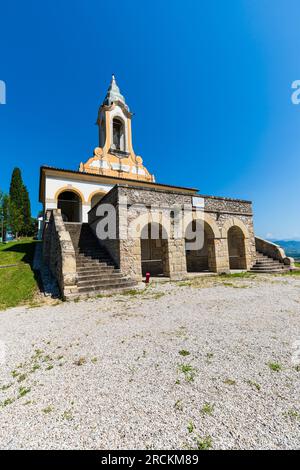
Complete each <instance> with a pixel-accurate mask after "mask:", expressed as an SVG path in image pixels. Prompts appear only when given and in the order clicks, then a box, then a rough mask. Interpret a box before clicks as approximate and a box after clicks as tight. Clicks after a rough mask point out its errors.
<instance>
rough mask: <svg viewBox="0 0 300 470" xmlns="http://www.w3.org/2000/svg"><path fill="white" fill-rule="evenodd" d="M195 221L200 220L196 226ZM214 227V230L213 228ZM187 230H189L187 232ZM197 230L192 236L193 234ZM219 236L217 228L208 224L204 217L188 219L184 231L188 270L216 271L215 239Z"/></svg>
mask: <svg viewBox="0 0 300 470" xmlns="http://www.w3.org/2000/svg"><path fill="white" fill-rule="evenodd" d="M197 222H200V224H199V226H198V227H197ZM214 229H215V230H214ZM189 231H191V232H190V233H189ZM197 232H198V237H197V238H196V235H195V237H194V238H191V237H193V234H194V233H195V234H196V233H197ZM218 236H220V232H219V230H218V231H216V227H215V226H214V225H213V224H212V225H210V224H209V223H208V222H207V220H205V219H204V218H195V219H194V220H192V221H190V223H189V224H188V226H187V227H186V232H185V255H186V267H187V271H188V272H202V271H203V272H205V271H210V272H216V271H217V257H216V256H217V254H216V239H217V237H218Z"/></svg>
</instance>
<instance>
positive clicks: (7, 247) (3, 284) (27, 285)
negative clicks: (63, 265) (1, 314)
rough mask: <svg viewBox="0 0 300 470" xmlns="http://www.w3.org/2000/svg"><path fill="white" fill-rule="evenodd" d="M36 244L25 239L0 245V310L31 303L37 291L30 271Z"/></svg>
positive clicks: (29, 239)
mask: <svg viewBox="0 0 300 470" xmlns="http://www.w3.org/2000/svg"><path fill="white" fill-rule="evenodd" d="M36 243H38V242H35V241H33V240H32V239H31V238H25V239H23V240H20V241H18V242H9V243H6V244H2V243H0V266H3V265H7V264H17V266H14V267H10V268H1V267H0V310H4V309H6V308H8V307H15V306H17V305H20V304H24V303H26V302H28V301H31V300H32V299H33V297H34V294H35V293H36V291H37V282H36V279H35V276H34V272H33V271H32V269H31V266H32V261H33V255H34V249H35V245H36Z"/></svg>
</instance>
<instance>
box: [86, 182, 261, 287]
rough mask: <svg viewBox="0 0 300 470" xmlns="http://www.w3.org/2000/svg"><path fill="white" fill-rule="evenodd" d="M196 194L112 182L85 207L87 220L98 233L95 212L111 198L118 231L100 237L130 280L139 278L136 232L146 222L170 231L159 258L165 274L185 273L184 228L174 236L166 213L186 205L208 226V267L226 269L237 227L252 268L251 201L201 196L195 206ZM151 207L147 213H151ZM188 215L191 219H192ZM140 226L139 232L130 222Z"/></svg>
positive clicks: (213, 269)
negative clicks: (232, 230)
mask: <svg viewBox="0 0 300 470" xmlns="http://www.w3.org/2000/svg"><path fill="white" fill-rule="evenodd" d="M194 196H195V195H194V194H190V195H189V194H187V193H180V192H178V193H175V192H171V191H166V190H160V189H152V188H140V187H132V186H128V185H125V184H124V185H116V186H115V187H114V188H113V189H112V190H111V191H110V192H109V193H107V195H106V196H104V198H103V199H102V200H101V201H100V202H99V204H98V206H96V207H94V208H93V209H92V210H91V211H90V212H89V223H90V225H91V227H92V228H93V230H94V232H95V233H96V226H97V223H98V222H99V220H100V219H101V217H99V216H97V207H99V206H102V205H103V204H106V203H109V204H111V205H112V206H113V207H114V208H115V214H116V224H117V230H116V236H115V238H114V239H107V240H100V243H101V244H103V245H104V246H105V248H106V249H107V250H108V252H109V253H110V255H111V256H112V257H113V259H114V260H115V262H116V263H117V265H118V266H119V268H120V269H121V271H122V273H123V274H126V275H128V276H130V277H131V278H132V279H134V280H137V281H139V280H141V279H142V268H141V260H142V258H141V241H140V235H141V231H142V229H143V227H144V226H146V225H147V223H149V222H151V223H152V222H153V223H158V224H161V226H162V227H163V230H165V231H166V233H167V235H168V239H167V243H165V244H163V252H162V263H163V272H164V275H166V276H168V277H170V278H172V279H179V278H183V277H184V276H185V275H186V273H187V257H186V251H185V234H184V233H185V232H184V231H183V232H182V235H181V236H180V237H179V238H176V237H174V227H175V223H174V217H173V218H172V217H171V218H170V219H169V222H170V223H169V224H168V226H166V224H165V222H166V216H167V215H168V214H170V213H172V211H174V210H175V212H176V210H178V208H180V210H182V208H183V207H184V208H185V209H187V208H188V210H189V211H190V216H191V217H192V218H193V219H197V218H200V219H202V220H204V221H205V224H207V225H208V226H209V231H210V233H211V234H212V235H210V240H209V244H208V251H209V253H210V261H209V269H210V270H211V271H215V272H228V271H229V269H230V266H229V249H228V231H229V230H230V228H231V227H237V228H236V230H237V232H238V231H240V233H241V236H242V240H243V241H244V258H245V262H244V267H245V269H250V268H251V266H252V265H253V264H254V263H255V253H256V249H255V238H254V229H253V216H252V205H251V202H249V201H243V200H237V199H229V198H218V197H213V196H201V195H200V196H199V197H203V199H204V210H202V211H199V210H196V208H195V207H193V197H194ZM150 210H151V213H150ZM190 220H191V219H190ZM136 226H140V227H139V230H140V232H138V231H134V230H132V227H136Z"/></svg>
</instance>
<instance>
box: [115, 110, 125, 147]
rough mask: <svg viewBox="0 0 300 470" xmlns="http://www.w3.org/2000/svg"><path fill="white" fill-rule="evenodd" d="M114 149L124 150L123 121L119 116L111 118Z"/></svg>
mask: <svg viewBox="0 0 300 470" xmlns="http://www.w3.org/2000/svg"><path fill="white" fill-rule="evenodd" d="M112 147H113V148H114V149H116V150H121V151H123V152H125V129H124V123H123V121H122V120H121V119H119V118H114V119H113V145H112Z"/></svg>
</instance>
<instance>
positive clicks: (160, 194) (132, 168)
mask: <svg viewBox="0 0 300 470" xmlns="http://www.w3.org/2000/svg"><path fill="white" fill-rule="evenodd" d="M131 119H132V113H131V112H130V110H129V107H128V105H127V104H126V101H125V99H124V97H123V96H122V95H121V93H120V90H119V88H118V86H117V84H116V80H115V78H114V76H113V77H112V80H111V84H110V86H109V89H108V92H107V95H106V97H105V99H104V101H103V103H102V105H101V106H100V108H99V112H98V119H97V125H98V129H99V146H98V147H96V148H95V150H94V155H93V156H92V157H91V158H89V159H88V160H87V161H86V162H85V163H83V162H81V163H80V165H79V169H78V171H73V170H67V169H60V168H53V167H49V166H42V167H41V169H40V190H39V194H40V202H42V204H43V208H44V214H45V223H44V230H43V252H44V258H45V261H46V262H47V263H48V264H49V266H50V268H51V271H52V272H53V274H54V275H55V277H56V278H57V280H58V283H59V285H60V288H61V292H62V294H63V295H64V296H66V297H67V296H70V295H78V294H88V295H89V294H91V293H95V292H100V291H102V290H104V289H112V288H118V289H119V288H120V289H124V288H128V287H130V286H133V285H135V284H136V282H139V281H142V279H143V277H144V276H145V274H146V272H149V273H150V274H151V275H152V276H165V277H168V278H170V279H182V278H185V277H186V276H187V274H188V273H198V272H215V273H223V272H229V271H231V270H255V271H257V270H258V271H270V270H271V271H274V270H275V271H276V270H282V269H287V268H290V267H291V266H292V260H291V259H289V258H286V256H285V254H284V252H283V250H281V249H280V248H279V247H278V246H276V245H274V244H272V243H269V242H267V241H264V240H261V239H258V238H257V237H255V235H254V228H253V212H252V204H251V202H250V201H245V200H240V199H231V198H223V197H216V196H206V195H201V194H199V193H198V191H197V189H195V188H187V187H178V186H172V185H169V184H161V183H157V182H155V178H154V175H153V174H151V173H150V172H149V171H148V170H147V168H146V167H145V166H144V164H143V160H142V158H141V157H140V156H137V155H136V154H135V152H134V150H133V145H132V132H131ZM108 211H111V213H112V214H111V215H112V220H113V225H114V227H112V233H111V234H110V235H109V236H107V235H104V236H103V234H102V235H101V236H99V230H100V229H101V227H102V225H103V227H104V226H105V223H106V225H107V220H108ZM106 219H107V220H106ZM99 227H100V229H99ZM132 227H134V230H133V229H132ZM100 231H101V230H100ZM154 233H155V236H154V235H153V234H154ZM198 235H199V236H198ZM196 239H197V240H198V241H199V240H201V243H198V245H197V246H196V245H195V244H194V245H193V241H194V242H195V241H196ZM195 246H196V248H195Z"/></svg>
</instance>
